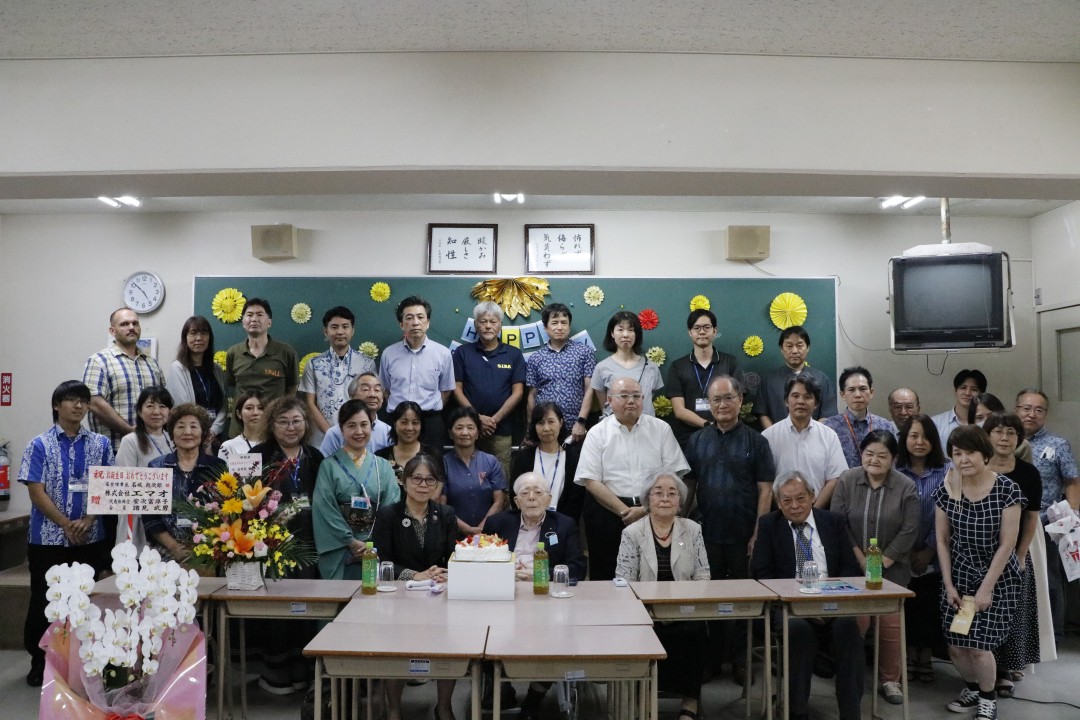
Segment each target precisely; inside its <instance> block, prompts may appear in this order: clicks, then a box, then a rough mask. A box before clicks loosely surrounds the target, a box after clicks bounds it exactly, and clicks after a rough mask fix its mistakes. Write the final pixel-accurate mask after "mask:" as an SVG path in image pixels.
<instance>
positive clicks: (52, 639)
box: [38, 623, 206, 720]
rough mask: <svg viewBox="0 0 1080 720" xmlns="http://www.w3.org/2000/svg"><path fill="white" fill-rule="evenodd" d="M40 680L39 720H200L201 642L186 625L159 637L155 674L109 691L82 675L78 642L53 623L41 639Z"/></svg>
mask: <svg viewBox="0 0 1080 720" xmlns="http://www.w3.org/2000/svg"><path fill="white" fill-rule="evenodd" d="M41 647H42V648H44V650H45V682H44V684H43V685H42V686H41V704H40V705H39V706H38V718H39V719H40V720H56V719H58V718H64V719H65V720H149V719H150V718H153V720H205V719H206V640H205V638H204V637H203V634H202V632H201V631H200V630H199V629H198V627H196V626H194V625H187V626H184V627H183V628H179V629H178V630H176V631H169V632H168V633H166V634H165V642H164V643H163V644H162V652H161V655H160V659H159V663H160V666H159V667H158V671H157V672H156V673H155V674H154V675H144V676H143V677H141V678H140V679H138V680H136V681H135V682H133V683H131V684H129V685H125V686H123V687H121V688H117V689H115V690H108V689H106V688H105V683H104V681H103V680H102V677H101V676H100V675H93V676H87V675H86V673H85V671H84V670H83V664H82V661H81V660H80V659H79V649H80V643H79V639H78V638H77V637H75V635H74V634H73V633H71V632H70V631H69V630H68V629H67V628H66V627H65V623H53V625H52V626H51V627H50V628H49V631H48V632H47V633H46V634H45V635H44V636H43V637H42V639H41Z"/></svg>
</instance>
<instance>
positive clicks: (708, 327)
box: [690, 325, 716, 332]
mask: <svg viewBox="0 0 1080 720" xmlns="http://www.w3.org/2000/svg"><path fill="white" fill-rule="evenodd" d="M714 327H716V326H715V325H694V326H693V327H691V328H690V330H691V331H692V332H709V331H710V330H712V329H713V328H714Z"/></svg>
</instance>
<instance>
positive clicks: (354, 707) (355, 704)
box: [349, 678, 371, 720]
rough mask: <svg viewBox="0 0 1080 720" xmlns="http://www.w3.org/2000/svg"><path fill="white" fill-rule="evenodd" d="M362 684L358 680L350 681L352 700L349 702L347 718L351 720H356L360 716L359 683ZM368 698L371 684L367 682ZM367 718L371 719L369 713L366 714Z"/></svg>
mask: <svg viewBox="0 0 1080 720" xmlns="http://www.w3.org/2000/svg"><path fill="white" fill-rule="evenodd" d="M362 682H364V681H363V680H361V679H360V678H353V679H352V698H351V700H350V701H349V717H350V718H351V720H357V719H358V717H359V714H360V683H362ZM368 697H371V683H370V681H368ZM368 717H371V713H370V712H369V713H368Z"/></svg>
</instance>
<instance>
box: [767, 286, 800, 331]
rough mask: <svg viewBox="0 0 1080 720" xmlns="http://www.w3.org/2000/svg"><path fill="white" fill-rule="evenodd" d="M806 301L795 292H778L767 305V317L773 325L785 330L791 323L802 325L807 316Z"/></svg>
mask: <svg viewBox="0 0 1080 720" xmlns="http://www.w3.org/2000/svg"><path fill="white" fill-rule="evenodd" d="M807 314H808V313H807V310H806V303H804V302H803V299H802V298H801V297H799V296H798V295H796V294H795V293H789V292H786V293H780V294H779V295H777V296H776V297H775V298H773V301H772V304H771V305H769V317H770V318H772V321H773V325H775V326H776V327H778V328H780V329H781V330H786V329H788V328H789V327H791V326H792V325H802V324H803V321H804V320H806V316H807Z"/></svg>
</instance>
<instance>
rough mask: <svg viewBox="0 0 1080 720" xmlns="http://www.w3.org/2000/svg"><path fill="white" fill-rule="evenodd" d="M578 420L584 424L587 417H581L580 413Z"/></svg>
mask: <svg viewBox="0 0 1080 720" xmlns="http://www.w3.org/2000/svg"><path fill="white" fill-rule="evenodd" d="M577 421H578V422H579V423H581V424H582V425H584V424H585V418H583V417H581V416H580V415H578V419H577Z"/></svg>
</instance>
